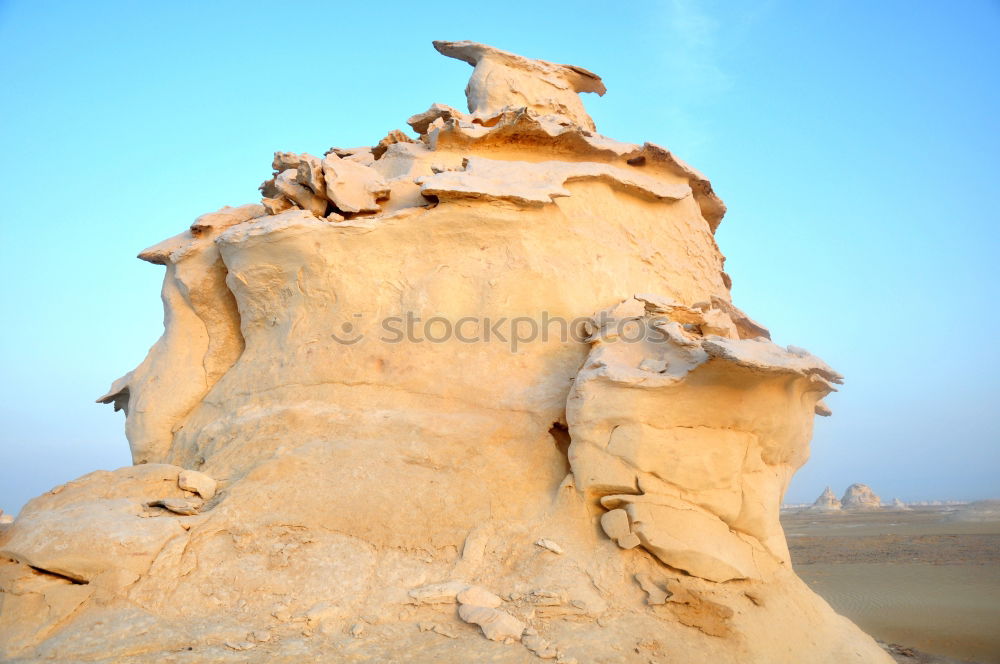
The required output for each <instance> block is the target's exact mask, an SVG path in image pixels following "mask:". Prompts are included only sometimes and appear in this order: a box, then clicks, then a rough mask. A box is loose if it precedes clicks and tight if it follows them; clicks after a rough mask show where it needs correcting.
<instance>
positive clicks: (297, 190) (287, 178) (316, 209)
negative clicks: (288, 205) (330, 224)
mask: <svg viewBox="0 0 1000 664" xmlns="http://www.w3.org/2000/svg"><path fill="white" fill-rule="evenodd" d="M298 173H299V171H298V169H295V168H289V169H288V170H286V171H282V172H281V173H279V174H278V176H277V177H276V178H274V185H275V187H277V188H278V191H280V192H281V194H282V195H283V196H284V197H285V198H287V199H289V200H291V201H294V202H295V203H297V204H298V206H299V207H300V208H302V209H303V210H308V211H310V212H312V213H313V214H314V215H316V216H317V217H325V216H326V208H327V202H326V198H324V197H322V196H319V195H317V194H314V193H313V192H312V191H311V190H309V188H308V187H304V186H302V185H301V184H299V182H298ZM264 207H267V205H266V204H265V205H264Z"/></svg>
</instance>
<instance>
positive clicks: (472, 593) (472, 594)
mask: <svg viewBox="0 0 1000 664" xmlns="http://www.w3.org/2000/svg"><path fill="white" fill-rule="evenodd" d="M456 599H458V601H459V602H460V603H462V604H471V605H473V606H488V607H490V608H496V607H498V606H500V605H501V604H502V603H503V600H502V599H500V598H499V597H498V596H497V595H495V594H493V593H491V592H490V591H489V590H486V589H485V588H483V587H482V586H469V587H468V588H466V589H465V590H463V591H462V592H460V593H458V596H457V597H456Z"/></svg>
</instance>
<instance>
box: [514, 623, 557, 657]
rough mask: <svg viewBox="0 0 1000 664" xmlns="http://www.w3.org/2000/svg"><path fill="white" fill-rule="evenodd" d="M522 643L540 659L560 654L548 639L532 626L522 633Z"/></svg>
mask: <svg viewBox="0 0 1000 664" xmlns="http://www.w3.org/2000/svg"><path fill="white" fill-rule="evenodd" d="M521 643H522V644H524V647H525V648H527V649H528V650H530V651H531V652H533V653H535V655H536V656H538V657H539V658H540V659H555V658H556V657H557V656H558V654H559V652H558V651H557V650H556V649H555V648H553V647H552V646H551V645H550V644H549V642H548V641H546V640H545V639H543V638H542V637H541V636H539V635H538V631H537V630H535V629H532V628H531V627H528V628H526V629H525V630H524V633H523V634H522V635H521Z"/></svg>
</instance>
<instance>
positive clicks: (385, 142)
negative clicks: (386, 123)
mask: <svg viewBox="0 0 1000 664" xmlns="http://www.w3.org/2000/svg"><path fill="white" fill-rule="evenodd" d="M394 143H416V141H414V140H413V139H412V138H410V137H409V136H407V135H406V134H404V133H403V132H401V131H400V130H398V129H393V130H392V131H390V132H389V133H388V134H386V136H385V138H383V139H382V140H381V141H379V142H378V145H376V146H375V147H373V148H372V155H373V156H374V157H375V158H376V159H380V158H381V157H382V155H384V154H385V152H386V150H388V149H389V146H390V145H393V144H394Z"/></svg>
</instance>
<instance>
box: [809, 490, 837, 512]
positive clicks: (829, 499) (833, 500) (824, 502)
mask: <svg viewBox="0 0 1000 664" xmlns="http://www.w3.org/2000/svg"><path fill="white" fill-rule="evenodd" d="M809 509H812V510H816V511H818V512H837V511H840V501H839V500H837V495H836V494H835V493H834V492H833V489H831V488H830V487H826V489H824V491H823V493H821V494H820V495H819V498H817V499H816V502H814V503H813V504H812V505H811V506H810V508H809Z"/></svg>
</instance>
